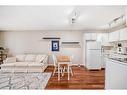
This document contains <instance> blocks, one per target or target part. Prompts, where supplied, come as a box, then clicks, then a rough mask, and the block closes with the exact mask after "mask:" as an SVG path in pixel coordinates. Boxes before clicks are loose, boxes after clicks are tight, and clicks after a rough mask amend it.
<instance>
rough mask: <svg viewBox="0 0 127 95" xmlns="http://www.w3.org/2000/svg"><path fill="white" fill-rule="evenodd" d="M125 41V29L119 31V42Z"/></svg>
mask: <svg viewBox="0 0 127 95" xmlns="http://www.w3.org/2000/svg"><path fill="white" fill-rule="evenodd" d="M124 40H127V28H123V29H121V30H120V41H124Z"/></svg>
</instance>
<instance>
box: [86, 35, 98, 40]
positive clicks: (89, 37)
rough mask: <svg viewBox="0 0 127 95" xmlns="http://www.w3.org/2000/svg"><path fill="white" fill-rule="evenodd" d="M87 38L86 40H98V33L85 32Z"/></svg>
mask: <svg viewBox="0 0 127 95" xmlns="http://www.w3.org/2000/svg"><path fill="white" fill-rule="evenodd" d="M85 39H86V40H96V39H97V33H85Z"/></svg>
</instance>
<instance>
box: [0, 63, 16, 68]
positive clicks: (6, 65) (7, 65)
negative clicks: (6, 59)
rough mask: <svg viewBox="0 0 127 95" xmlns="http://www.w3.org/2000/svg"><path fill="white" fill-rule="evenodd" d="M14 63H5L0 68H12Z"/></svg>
mask: <svg viewBox="0 0 127 95" xmlns="http://www.w3.org/2000/svg"><path fill="white" fill-rule="evenodd" d="M14 66H15V63H7V64H6V63H5V64H1V67H14Z"/></svg>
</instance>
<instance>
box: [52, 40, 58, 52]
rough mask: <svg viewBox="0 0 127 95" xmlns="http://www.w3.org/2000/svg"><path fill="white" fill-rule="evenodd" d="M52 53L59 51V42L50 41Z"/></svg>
mask: <svg viewBox="0 0 127 95" xmlns="http://www.w3.org/2000/svg"><path fill="white" fill-rule="evenodd" d="M52 51H59V41H52Z"/></svg>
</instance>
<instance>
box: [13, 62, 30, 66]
mask: <svg viewBox="0 0 127 95" xmlns="http://www.w3.org/2000/svg"><path fill="white" fill-rule="evenodd" d="M14 65H15V67H16V66H28V62H15V63H14Z"/></svg>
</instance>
